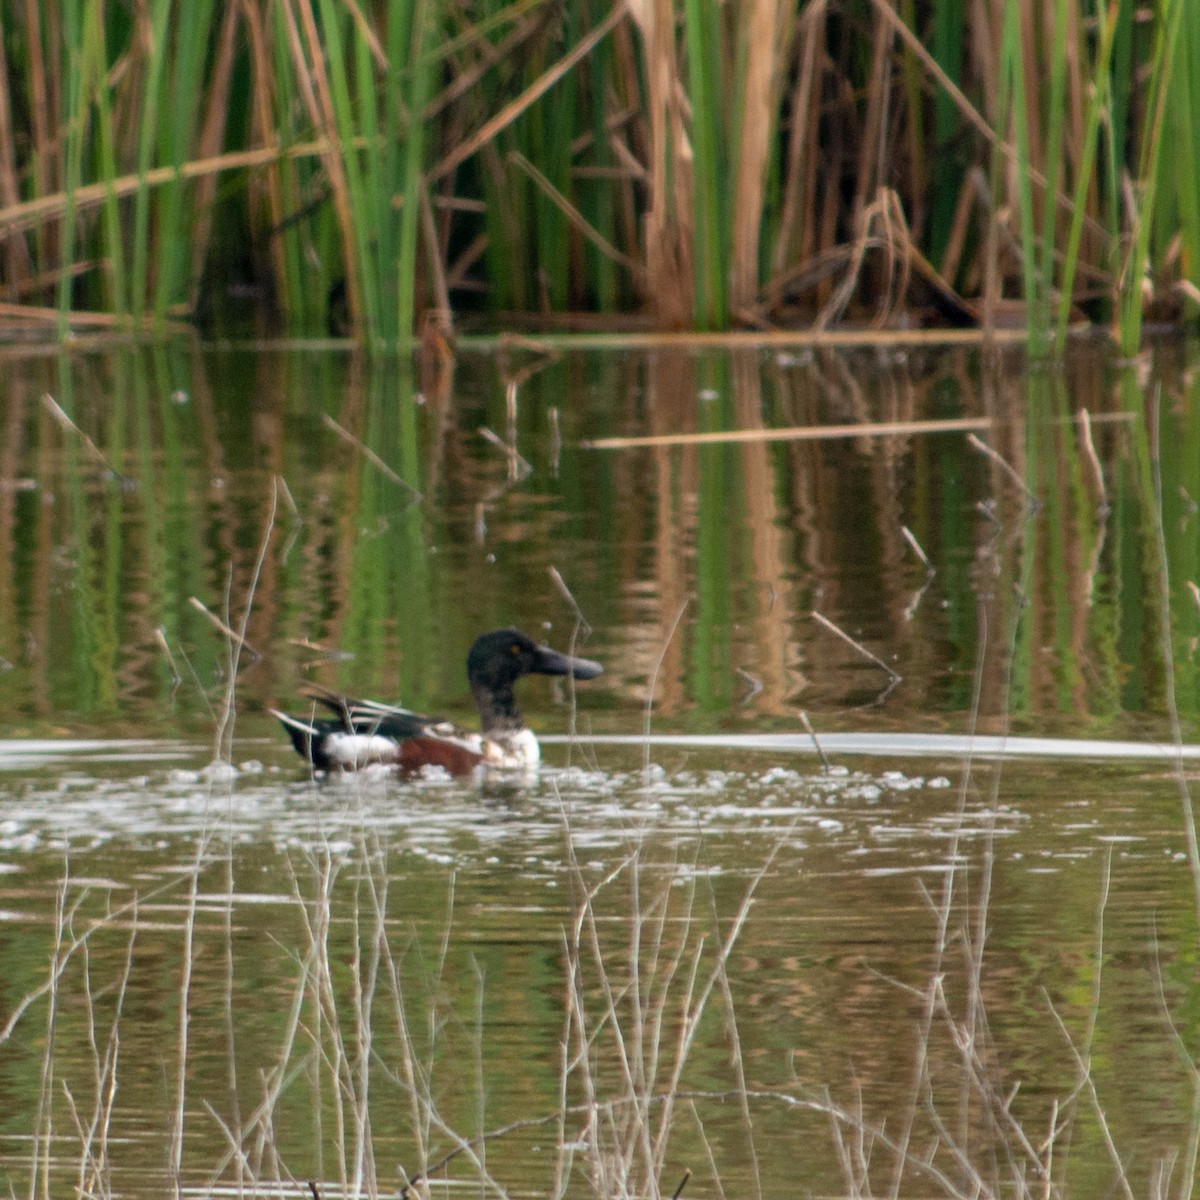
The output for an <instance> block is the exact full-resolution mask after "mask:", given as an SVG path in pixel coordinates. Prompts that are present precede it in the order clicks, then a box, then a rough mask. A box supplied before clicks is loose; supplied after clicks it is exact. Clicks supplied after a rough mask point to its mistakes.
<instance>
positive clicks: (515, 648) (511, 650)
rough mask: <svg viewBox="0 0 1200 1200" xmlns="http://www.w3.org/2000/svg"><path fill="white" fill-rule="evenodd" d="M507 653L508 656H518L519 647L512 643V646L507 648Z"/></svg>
mask: <svg viewBox="0 0 1200 1200" xmlns="http://www.w3.org/2000/svg"><path fill="white" fill-rule="evenodd" d="M508 652H509V654H520V653H521V647H520V646H518V645H517V643H516V642H513V644H512V645H511V646H509V648H508Z"/></svg>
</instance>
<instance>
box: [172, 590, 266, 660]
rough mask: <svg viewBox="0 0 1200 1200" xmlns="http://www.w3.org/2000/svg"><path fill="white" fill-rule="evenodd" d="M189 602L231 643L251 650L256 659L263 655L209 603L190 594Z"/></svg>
mask: <svg viewBox="0 0 1200 1200" xmlns="http://www.w3.org/2000/svg"><path fill="white" fill-rule="evenodd" d="M188 603H189V604H190V605H191V606H192V607H193V608H194V609H195V610H196V611H197V612H198V613H203V614H204V616H206V617H207V618H208V619H209V620H210V621H211V622H212V623H213V625H214V626H215V627H216V628H217V629H218V630H219V631H220V632H221V633H223V634H224V635H225V637H226V638H227V639H228V641H229V642H230V644H232V645H240V646H244V647H245V648H246V649H247V650H249V651H250V653H251V654H253V655H254V657H255V659H256V660H257V659H261V658H262V657H263V655H262V652H261V651H259V650H256V649H255V648H254V647H253V646H252V645H250V643H249V642H247V641H246V639H245V638H244V637H242V636H241V635H240V634H238V633H236V632H235V631H234V630H233V629H232V628H231V627H230V626H229V625H228V624H227V623H226V622H224V621H222V620H221V618H220V617H218V616H217V614H216V613H215V612H213V610H212V609H211V608H209V607H208V605H207V604H205V603H204V601H203V600H201V599H200V598H199V597H198V596H189V597H188Z"/></svg>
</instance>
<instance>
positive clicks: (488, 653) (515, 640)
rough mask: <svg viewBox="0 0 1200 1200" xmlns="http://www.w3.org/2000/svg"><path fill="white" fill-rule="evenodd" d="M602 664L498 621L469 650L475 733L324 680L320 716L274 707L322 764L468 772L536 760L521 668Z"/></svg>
mask: <svg viewBox="0 0 1200 1200" xmlns="http://www.w3.org/2000/svg"><path fill="white" fill-rule="evenodd" d="M602 670H603V668H602V667H601V666H600V664H599V663H596V662H592V661H591V660H590V659H587V658H573V657H572V656H571V655H569V654H559V653H558V652H557V651H555V650H551V649H550V647H549V646H539V645H537V644H535V643H534V642H533V640H532V639H531V638H528V637H526V636H525V634H523V633H522V632H521V631H520V630H518V629H497V630H495V631H493V632H492V633H485V634H482V635H481V636H480V637H477V638H476V639H475V642H474V644H473V645H472V646H471V650H470V653H469V654H468V655H467V679H468V680H469V682H470V684H471V693H472V695H473V696H474V697H475V705H476V707H477V708H478V709H479V720H480V725H481V729H482V732H481V733H469V732H467V731H466V730H465V729H459V728H458V727H457V726H456V725H451V724H449V723H448V722H446V721H439V720H437V719H436V718H434V717H423V716H421V715H420V714H419V713H414V712H410V711H409V710H408V709H407V708H397V707H395V706H394V705H391V704H380V703H379V702H378V701H375V700H350V699H348V698H347V697H345V696H339V695H337V694H336V693H334V692H330V691H327V690H326V689H324V688H310V689H309V693H308V694H309V695H311V696H312V697H313V699H315V700H317V701H319V702H320V703H321V704H324V705H325V706H326V708H329V709H332V711H333V712H334V713H335V714H336V715H335V716H333V717H324V718H321V719H320V720H316V719H312V718H308V717H292V716H288V714H287V713H281V712H278V711H276V710H275V709H271V710H270V711H271V713H272V714H273V715H274V716H276V717H278V718H279V720H280V721H282V722H283V727H284V728H285V729H286V730H287V731H288V735H289V736H290V737H291V739H292V745H293V746H295V747H296V751H297V753H298V754H300V756H301V757H302V758H306V759H308V761H309V762H310V763H312V765H313V766H314V767H315V768H316V769H317V770H318V771H330V770H343V771H354V770H357V769H358V768H359V767H365V766H368V765H370V764H372V763H383V764H388V765H392V766H396V767H399V768H400V769H401V770H402V771H416V770H419V769H420V768H422V767H425V766H438V767H442V768H444V769H445V770H447V771H449V772H450V774H452V775H465V774H468V773H469V772H471V771H472V770H474V768H475V767H477V766H480V765H481V764H482V765H484V766H488V767H500V768H504V769H513V768H526V769H527V768H530V767H536V766H537V764H538V760H539V758H540V752H539V750H538V743H537V738H536V737H534V734H533V730H532V729H530V728H528V726H526V724H525V722H524V720H523V719H522V717H521V714H520V712H519V711H518V709H517V706H516V704H515V702H514V701H513V684H514V683H516V681H517V680H518V679H520V678H521V676H522V675H570V676H572V677H574V678H575V679H594V678H595V677H596V676H597V675H599V674H600V673H601V671H602Z"/></svg>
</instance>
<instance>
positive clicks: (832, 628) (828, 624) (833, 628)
mask: <svg viewBox="0 0 1200 1200" xmlns="http://www.w3.org/2000/svg"><path fill="white" fill-rule="evenodd" d="M812 616H813V620H814V621H817V622H818V623H819V624H821V625H823V626H824V627H825V628H826V629H828V630H829V632H830V633H835V634H837V636H838V637H840V638H841V639H842V641H844V642H845V643H846V644H847V645H848V646H850V647H852V648H853V649H855V650H857V651H858V652H859V654H861V655H862V656H863V657H864V658H866V659H869V660H870V661H871V662H873V663H874V664H875V665H876V666H877V667H879V668H880V669H881V670H883V671H886V672H887V673H888V675H889V676H890V677H891V680H892V682H893V683H899V682H900V679H901V676H900V674H899V672H897V671H896V670H894V669H893V668H892V667H890V666H889V665H888V664H887V663H885V662H884V661H883V659H882V658H880V657H879V655H877V654H874V653H872V652H871V651H870V650H868V649H867V648H866V646H864V645H863V644H862V642H859V641H855V639H854V638H852V637H851V636H850V635H849V634H848V633H847V632H846V631H845V630H844V629H841V628H839V627H838V626H837V625H835V624H834V623H833V622H832V621H831V620H830V619H829V618H828V617H827V616H825V615H824V614H823V613H819V612H817V610H816V609H815V608H814V609H813V612H812Z"/></svg>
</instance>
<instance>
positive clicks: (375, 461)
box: [321, 413, 424, 501]
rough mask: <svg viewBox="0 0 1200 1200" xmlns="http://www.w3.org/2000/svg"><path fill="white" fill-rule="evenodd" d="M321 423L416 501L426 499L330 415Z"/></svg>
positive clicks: (325, 416) (322, 417)
mask: <svg viewBox="0 0 1200 1200" xmlns="http://www.w3.org/2000/svg"><path fill="white" fill-rule="evenodd" d="M321 421H322V423H323V424H324V425H325V426H326V427H327V428H329V429H332V430H333V432H334V433H336V434H337V435H338V437H340V438H341V439H342V441H344V442H345V443H346V444H347V445H349V446H353V447H354V448H355V450H357V451H358V452H359V454H361V455H362V456H363V458H365V459H366V460H367V462H369V463H370V464H371V466H373V467H375V468H376V469H377V470H379V471H380V472H382V473H383V474H384V475H386V476H387V477H388V479H390V480H391V481H392V482H393V483H398V484H399V485H400V486H401V487H402V488H404V489H405V491H407V492H408V493H409V495H411V496H412V498H413V500H414V501H419V500H422V499H424V497H423V496H422V495H421V493H420V492H418V491H417V489H416V488H415V487H413V485H412V484H411V483H409V482H408V480H407V479H405V478H404V476H403V475H399V474H397V473H396V472H395V471H393V470H392V468H391V467H389V466H388V465H387V463H385V462H384V461H383V459H382V458H380V457H379V455H378V454H376V453H375V451H374V450H372V449H371V447H370V446H368V445H367V444H366V443H365V442H364V441H362V440H361V439H360V438H356V437H355V436H354V434H352V433H351V432H350V430H348V429H347V428H346V427H345V426H344V425H339V424H338V422H337V421H335V420H334V419H333V418H332V417H331V416H330V415H329V414H328V413H324V414H322V416H321Z"/></svg>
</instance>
